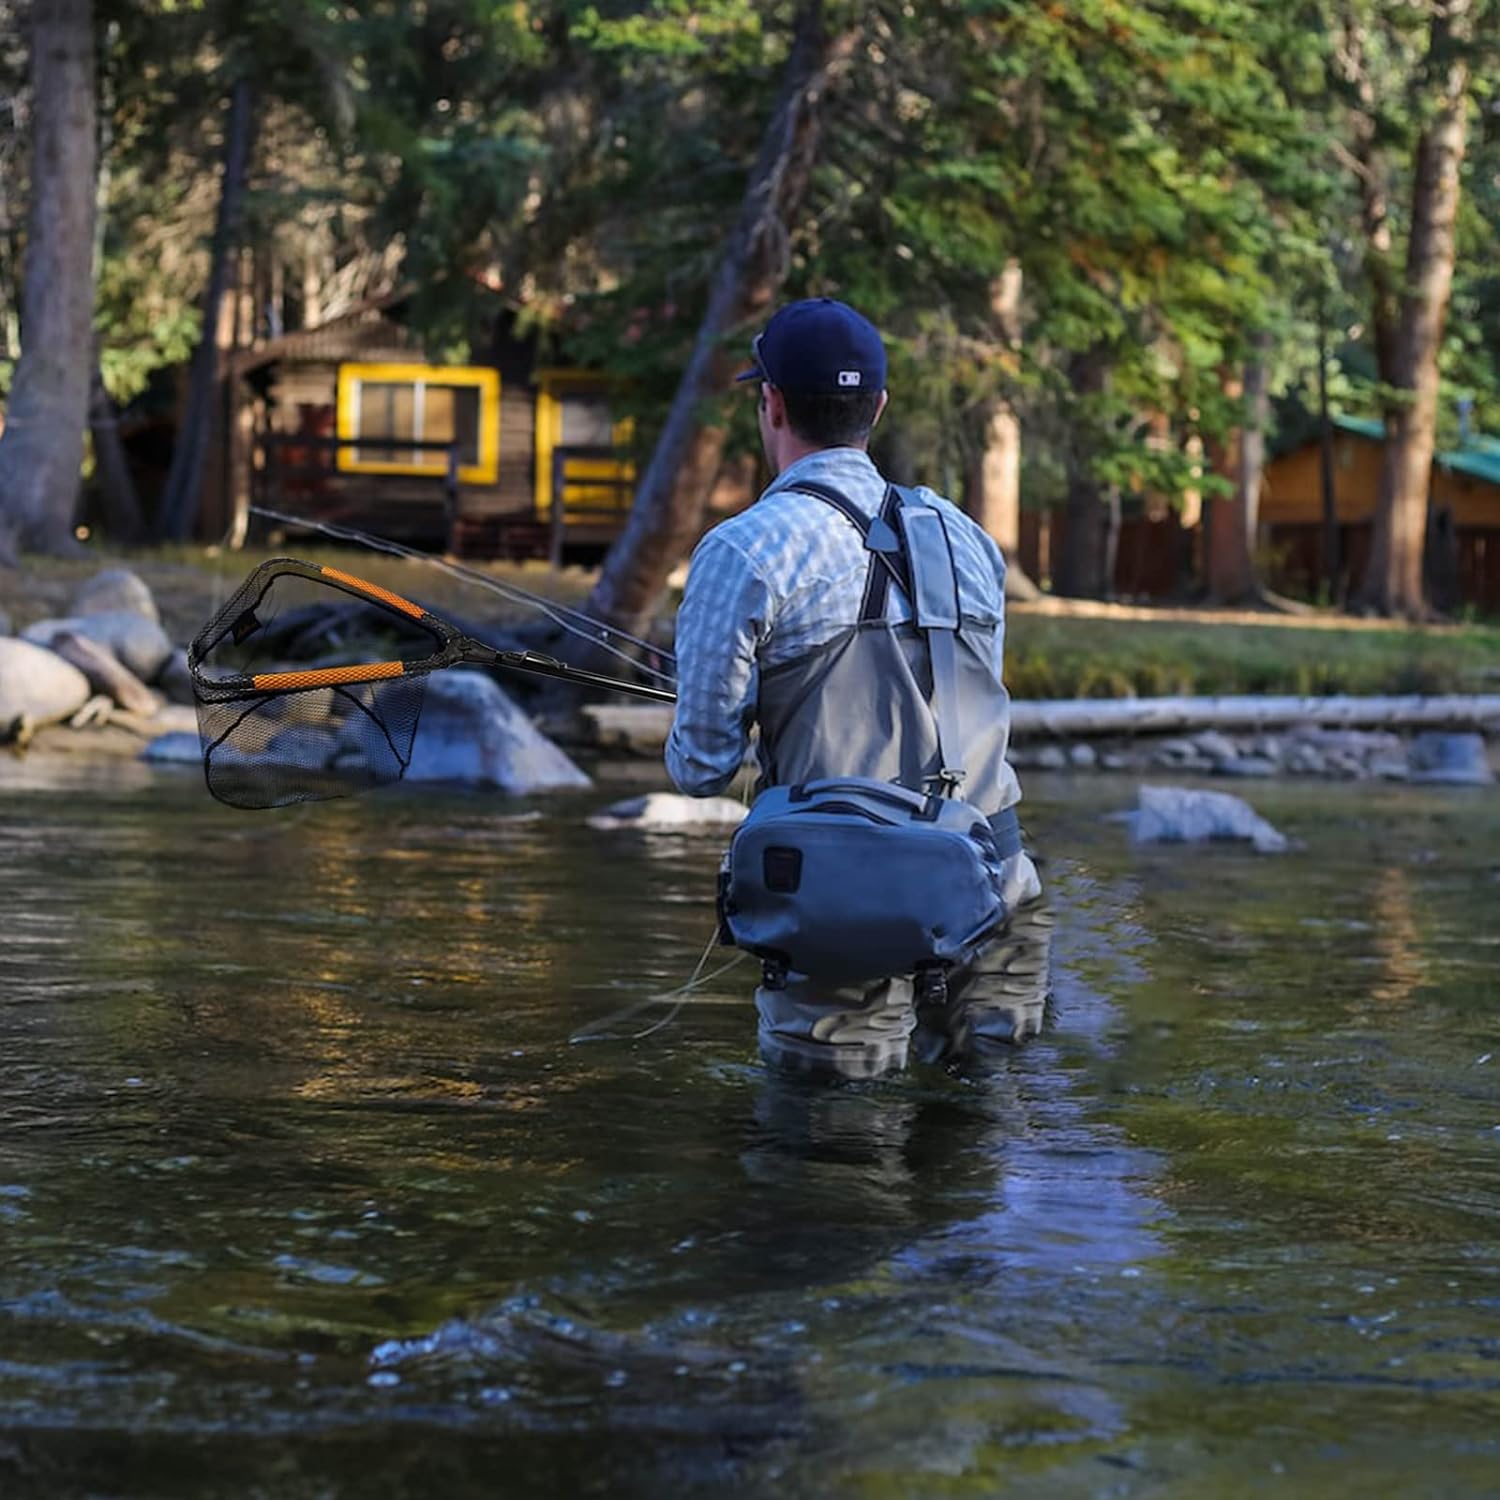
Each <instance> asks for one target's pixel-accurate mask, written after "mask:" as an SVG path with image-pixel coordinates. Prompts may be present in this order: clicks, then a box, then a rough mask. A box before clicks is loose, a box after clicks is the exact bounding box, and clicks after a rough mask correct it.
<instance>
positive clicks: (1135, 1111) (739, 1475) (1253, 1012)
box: [0, 772, 1500, 1496]
mask: <svg viewBox="0 0 1500 1500" xmlns="http://www.w3.org/2000/svg"><path fill="white" fill-rule="evenodd" d="M1029 790H1031V789H1030V788H1029ZM1318 790H1319V796H1320V797H1321V799H1322V801H1321V802H1320V801H1319V800H1317V799H1314V798H1311V797H1303V796H1302V795H1301V794H1300V792H1299V791H1297V790H1296V789H1280V790H1279V791H1278V792H1277V793H1276V796H1277V797H1278V798H1279V799H1280V802H1279V805H1278V806H1277V807H1276V808H1271V809H1267V810H1269V811H1271V812H1272V814H1273V817H1276V818H1278V819H1284V820H1285V821H1286V822H1287V823H1288V824H1289V826H1290V831H1294V832H1296V833H1298V834H1300V835H1301V836H1302V837H1303V838H1304V839H1305V840H1306V841H1307V843H1308V845H1309V852H1307V853H1304V854H1303V855H1299V856H1296V857H1291V858H1288V859H1287V860H1285V861H1282V862H1280V863H1277V862H1274V861H1266V860H1259V859H1256V858H1255V857H1253V856H1249V855H1242V854H1239V853H1237V852H1234V851H1203V852H1202V854H1201V856H1199V855H1195V856H1193V858H1192V859H1191V860H1189V859H1185V858H1183V857H1182V856H1175V857H1173V856H1164V855H1156V854H1142V853H1140V852H1132V851H1130V850H1128V849H1126V848H1125V847H1124V845H1123V843H1122V842H1121V840H1120V835H1119V832H1118V830H1117V829H1115V828H1113V827H1108V826H1105V825H1103V824H1101V823H1100V822H1099V821H1098V814H1099V812H1101V811H1102V810H1103V809H1104V807H1106V806H1108V805H1119V802H1120V801H1121V800H1123V798H1124V795H1125V793H1124V791H1123V790H1122V789H1121V788H1120V787H1111V786H1109V785H1108V784H1107V783H1104V782H1100V783H1091V784H1089V785H1088V790H1081V789H1080V788H1077V787H1067V788H1059V789H1057V791H1056V792H1055V793H1054V794H1053V795H1052V796H1050V797H1049V792H1048V788H1047V787H1046V786H1045V784H1039V785H1038V786H1037V787H1036V788H1035V790H1034V792H1033V807H1034V812H1033V814H1032V822H1033V823H1034V824H1035V825H1036V829H1035V831H1036V832H1037V833H1038V834H1039V835H1040V836H1041V838H1042V840H1043V843H1044V847H1045V848H1047V849H1048V850H1049V851H1050V853H1051V854H1052V861H1051V868H1050V871H1049V875H1050V880H1051V883H1052V885H1053V888H1054V891H1055V892H1056V900H1057V904H1058V912H1059V924H1058V928H1057V937H1056V942H1055V947H1054V975H1055V1003H1054V1013H1053V1016H1052V1018H1051V1021H1050V1022H1049V1025H1048V1028H1047V1030H1046V1031H1045V1033H1044V1035H1043V1036H1042V1037H1041V1038H1039V1039H1038V1040H1036V1041H1034V1042H1032V1043H1030V1044H1028V1045H1027V1046H1026V1047H1024V1048H1021V1049H1018V1050H1015V1051H1013V1052H1008V1053H1005V1054H1003V1055H1001V1056H999V1057H998V1058H996V1059H995V1060H994V1061H993V1062H992V1063H991V1064H990V1065H989V1066H988V1067H979V1066H971V1067H968V1068H966V1069H965V1070H962V1071H959V1072H956V1073H947V1072H943V1071H941V1070H939V1069H936V1068H932V1067H925V1066H919V1067H914V1068H913V1069H911V1070H910V1071H909V1072H907V1073H906V1074H903V1075H901V1076H899V1077H895V1078H889V1079H884V1080H879V1081H873V1082H840V1083H832V1084H830V1083H820V1082H815V1081H808V1080H804V1079H800V1078H797V1077H795V1076H788V1075H785V1074H782V1073H779V1072H775V1071H768V1070H767V1069H766V1068H765V1067H763V1066H762V1065H761V1064H760V1063H759V1062H758V1061H757V1060H756V1059H755V1055H754V1035H753V1033H754V1021H753V1011H752V1009H751V1007H750V1005H749V991H750V987H751V982H752V981H751V977H750V976H749V975H748V973H747V970H746V969H744V968H741V969H739V970H736V971H733V972H732V973H730V974H729V975H727V976H725V977H724V978H723V979H722V980H721V981H719V982H716V983H715V984H714V985H712V986H710V987H709V988H708V989H707V990H706V991H705V992H703V994H701V995H700V996H695V997H694V999H693V1001H692V1002H691V1003H690V1004H689V1005H688V1006H686V1007H685V1008H684V1010H683V1012H682V1014H681V1015H680V1017H679V1018H678V1019H677V1021H676V1022H675V1023H674V1024H673V1025H671V1026H669V1027H667V1028H664V1029H663V1030H661V1031H659V1032H657V1033H656V1034H654V1035H652V1036H650V1037H647V1038H642V1039H631V1038H629V1037H628V1036H615V1039H607V1040H602V1041H596V1042H590V1043H587V1044H584V1045H577V1046H569V1045H568V1044H567V1042H566V1038H567V1037H568V1036H569V1035H570V1034H572V1033H574V1032H576V1031H579V1030H580V1029H582V1030H587V1029H588V1027H589V1025H590V1024H592V1023H597V1022H598V1021H599V1020H600V1019H601V1018H602V1017H605V1016H607V1015H609V1014H611V1013H613V1012H616V1011H618V1010H619V1009H620V1008H621V1007H622V1006H626V1005H628V1004H629V1003H630V1002H631V1001H633V1000H637V999H639V998H640V997H641V996H643V995H646V994H650V993H652V992H655V991H661V990H667V989H670V988H672V987H673V986H674V985H676V984H677V983H679V982H680V981H681V979H682V978H683V977H685V975H686V973H687V971H688V970H689V969H690V968H691V967H692V965H693V962H694V960H695V959H696V958H697V956H698V954H699V952H700V951H701V948H702V944H703V941H704V939H705V937H706V931H707V926H708V924H709V922H710V921H711V916H710V913H709V910H708V901H707V896H708V892H709V890H710V889H711V884H712V873H713V867H714V864H715V861H716V856H717V850H716V847H715V846H714V844H713V842H712V841H711V840H710V841H703V840H693V839H660V840H653V841H645V840H640V839H634V838H631V837H628V836H627V837H624V838H621V837H614V838H610V837H609V836H605V835H599V834H595V833H591V832H590V831H589V830H587V829H586V828H585V827H584V826H583V823H582V814H583V812H584V811H586V810H587V808H588V807H589V806H591V805H592V804H591V802H590V801H589V799H587V798H585V799H582V800H563V801H560V802H558V803H556V804H552V805H551V808H550V809H549V813H548V816H546V817H544V818H536V817H535V816H530V815H529V814H530V813H531V812H533V811H534V810H531V809H526V808H514V807H511V806H508V805H504V804H502V805H499V806H498V807H497V806H496V804H494V803H492V802H487V801H483V800H481V799H468V798H458V797H439V796H426V797H423V798H416V797H408V796H403V795H396V796H392V797H385V798H371V799H367V800H365V801H363V802H357V803H349V804H339V805H334V806H329V807H323V808H317V809H308V810H305V811H302V812H297V813H293V814H291V815H278V816H273V817H251V816H235V815H232V814H226V813H222V812H220V811H219V810H217V809H215V808H213V807H211V806H205V805H204V803H203V801H202V799H201V797H200V796H199V794H198V793H197V790H196V788H194V787H192V786H190V785H188V784H186V783H183V784H181V785H178V784H176V783H173V782H170V781H159V782H156V783H153V784H152V785H151V788H150V794H149V796H147V797H143V796H141V795H140V790H139V789H138V788H136V787H134V786H133V785H131V784H129V783H128V782H127V783H125V784H121V785H120V786H118V787H116V788H113V789H111V788H110V787H109V786H95V787H93V788H92V789H91V790H90V792H89V795H88V796H86V797H85V796H83V795H81V792H82V788H81V787H80V786H79V785H77V784H70V785H66V786H64V787H62V788H61V789H59V787H58V786H57V785H56V784H55V783H53V784H49V783H48V782H47V781H46V779H45V778H44V777H42V776H40V775H39V774H37V773H35V772H27V773H26V775H25V776H24V777H18V776H12V777H11V778H10V779H7V780H6V781H5V782H4V783H3V785H0V795H3V796H4V797H5V799H6V813H7V815H6V817H5V818H4V820H3V822H0V903H3V908H4V910H5V911H6V913H7V924H8V935H7V941H6V943H5V945H4V947H3V949H0V985H3V988H0V1493H4V1494H5V1495H7V1496H9V1495H10V1494H12V1493H18V1494H26V1493H39V1494H67V1493H73V1492H78V1493H103V1494H115V1493H119V1494H126V1493H150V1494H162V1495H177V1494H182V1495H188V1494H191V1495H215V1494H224V1495H230V1494H233V1495H244V1494H265V1495H276V1496H283V1495H291V1496H298V1495H303V1494H307V1495H322V1494H329V1493H343V1492H345V1491H351V1490H354V1489H358V1491H359V1492H360V1493H361V1494H369V1495H385V1494H390V1495H398V1494H412V1493H454V1494H461V1493H475V1494H481V1493H482V1494H490V1493H503V1494H507V1495H517V1496H525V1495H552V1494H560V1493H582V1494H592V1493H609V1494H647V1493H651V1494H689V1493H705V1492H708V1491H710V1490H720V1491H722V1490H724V1489H726V1488H727V1489H731V1490H733V1492H735V1493H742V1494H762V1493H764V1494H771V1493H775V1494H777V1495H778V1496H787V1495H802V1494H806V1495H821V1494H834V1495H861V1496H863V1495H878V1494H902V1495H905V1494H924V1495H925V1494H935V1495H938V1494H962V1493H979V1494H995V1493H1002V1492H1007V1491H1011V1490H1013V1491H1014V1492H1017V1493H1026V1494H1033V1493H1048V1494H1058V1495H1071V1494H1098V1493H1110V1494H1125V1495H1136V1494H1140V1495H1148V1494H1150V1495H1157V1494H1175V1493H1178V1492H1179V1491H1180V1492H1181V1493H1185V1494H1186V1493H1195V1494H1201V1493H1204V1492H1212V1493H1226V1494H1228V1493H1242V1492H1243V1493H1250V1492H1251V1491H1252V1490H1254V1489H1255V1488H1256V1486H1258V1485H1260V1484H1263V1483H1264V1484H1276V1485H1278V1486H1280V1487H1281V1489H1282V1490H1283V1491H1284V1490H1285V1487H1286V1485H1288V1484H1290V1485H1291V1486H1292V1487H1293V1489H1294V1490H1295V1491H1296V1492H1300V1493H1308V1494H1325V1493H1340V1492H1347V1493H1351V1494H1354V1493H1370V1492H1371V1487H1372V1485H1375V1487H1377V1488H1378V1484H1377V1480H1378V1481H1379V1483H1384V1482H1385V1481H1386V1480H1388V1479H1390V1478H1391V1477H1392V1476H1395V1477H1396V1478H1397V1480H1398V1482H1399V1480H1400V1477H1401V1476H1402V1475H1405V1476H1407V1477H1408V1478H1409V1479H1411V1480H1413V1481H1415V1479H1416V1476H1418V1475H1420V1473H1421V1472H1422V1471H1423V1466H1424V1465H1425V1464H1428V1463H1430V1462H1432V1461H1434V1460H1436V1459H1438V1458H1441V1460H1442V1462H1443V1463H1444V1464H1445V1472H1446V1473H1447V1474H1448V1475H1449V1476H1450V1478H1451V1486H1450V1487H1451V1491H1452V1492H1454V1493H1476V1494H1478V1493H1484V1492H1485V1490H1486V1487H1487V1486H1488V1484H1489V1480H1490V1479H1492V1478H1494V1477H1495V1476H1496V1475H1497V1474H1500V1470H1497V1469H1496V1467H1495V1464H1496V1449H1495V1439H1494V1437H1493V1432H1494V1431H1495V1430H1496V1428H1495V1424H1494V1418H1495V1417H1496V1416H1497V1415H1500V1395H1497V1390H1500V1380H1497V1379H1496V1377H1495V1376H1494V1374H1493V1371H1494V1368H1495V1366H1494V1361H1495V1360H1496V1359H1497V1358H1500V1342H1497V1340H1496V1338H1495V1313H1496V1310H1497V1308H1500V1296H1497V1291H1500V1287H1497V1278H1496V1272H1495V1264H1494V1259H1493V1256H1492V1255H1491V1254H1490V1252H1489V1249H1488V1246H1489V1245H1490V1244H1492V1241H1493V1230H1494V1225H1495V1220H1496V1217H1497V1212H1500V1177H1497V1173H1496V1170H1495V1169H1496V1164H1497V1151H1496V1148H1497V1146H1500V1132H1497V1131H1496V1130H1494V1129H1492V1127H1497V1126H1500V1110H1497V1108H1496V1096H1495V1093H1494V1091H1493V1089H1492V1088H1491V1087H1490V1074H1489V1073H1488V1072H1487V1071H1485V1069H1486V1067H1487V1063H1476V1061H1475V1060H1476V1058H1481V1057H1483V1055H1484V1046H1483V1045H1481V1041H1480V1038H1481V1035H1488V1034H1489V1031H1490V1030H1492V1009H1487V1008H1486V997H1487V995H1488V993H1489V988H1488V987H1489V984H1490V981H1491V976H1492V972H1493V956H1494V953H1493V948H1492V947H1491V946H1490V944H1491V942H1492V940H1491V938H1490V937H1489V935H1488V930H1487V927H1486V924H1484V923H1483V921H1482V920H1481V913H1482V912H1483V911H1486V910H1489V909H1490V908H1491V906H1492V904H1493V892H1500V881H1494V880H1492V875H1493V874H1494V873H1495V872H1494V871H1492V870H1491V868H1490V866H1489V865H1487V864H1486V863H1485V861H1486V860H1488V859H1490V858H1491V857H1492V856H1491V855H1490V854H1488V853H1487V852H1486V850H1489V849H1493V848H1494V843H1493V834H1494V833H1495V831H1496V830H1497V829H1500V816H1497V814H1496V812H1495V810H1494V808H1493V807H1491V806H1488V805H1480V804H1475V803H1472V802H1471V803H1470V804H1468V805H1466V807H1464V808H1456V807H1455V804H1453V803H1452V802H1451V801H1450V802H1444V801H1443V800H1442V799H1441V797H1437V796H1432V795H1429V796H1426V797H1411V798H1406V799H1404V800H1403V799H1401V798H1395V797H1390V796H1389V794H1388V795H1387V798H1386V800H1385V802H1384V804H1383V807H1382V808H1381V809H1380V810H1379V811H1378V812H1377V811H1376V810H1372V809H1369V808H1368V807H1365V806H1363V805H1357V804H1354V803H1353V802H1352V800H1351V801H1348V802H1345V803H1344V804H1343V806H1342V807H1341V808H1334V809H1332V810H1330V808H1329V807H1328V806H1327V799H1328V796H1329V793H1328V791H1327V789H1318ZM1366 795H1368V794H1366ZM1091 798H1092V799H1093V800H1090V799H1091ZM1110 798H1113V799H1115V800H1114V802H1113V803H1112V804H1111V802H1110V801H1109V800H1108V799H1110ZM1485 819H1488V822H1487V823H1486V822H1485ZM1486 838H1489V839H1490V840H1491V842H1490V843H1488V844H1486V842H1485V840H1486ZM1375 850H1378V851H1379V852H1380V858H1379V859H1374V860H1372V859H1371V857H1370V856H1371V853H1372V851H1375ZM1434 850H1435V851H1436V852H1435V853H1434V852H1433V851H1434ZM1486 881H1490V882H1491V886H1490V888H1486V886H1485V882H1486ZM646 1019H650V1014H649V1013H648V1015H647V1017H646ZM612 1035H613V1034H612ZM1419 1411H1420V1413H1421V1418H1422V1426H1421V1429H1420V1432H1419V1433H1418V1431H1417V1429H1416V1428H1415V1427H1413V1428H1412V1431H1411V1433H1410V1434H1408V1433H1407V1431H1406V1429H1407V1427H1408V1425H1409V1424H1411V1423H1413V1422H1414V1421H1415V1415H1414V1414H1415V1413H1417V1412H1419ZM1330 1474H1332V1475H1334V1476H1335V1480H1330V1477H1329V1476H1330ZM1356 1481H1358V1482H1356ZM1340 1486H1344V1488H1343V1489H1341V1488H1340ZM1398 1487H1399V1484H1398Z"/></svg>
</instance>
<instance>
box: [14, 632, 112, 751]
mask: <svg viewBox="0 0 1500 1500" xmlns="http://www.w3.org/2000/svg"><path fill="white" fill-rule="evenodd" d="M89 694H90V688H89V680H88V678H87V677H85V676H84V675H83V673H82V672H80V671H79V670H78V668H77V667H75V666H73V665H72V663H70V662H65V661H64V660H63V659H62V657H60V656H58V655H57V654H56V653H55V652H52V651H48V650H46V649H45V648H44V647H42V646H39V645H36V644H34V643H32V642H30V641H22V640H15V639H13V638H10V637H6V638H4V639H0V738H3V737H4V736H5V734H6V732H7V731H8V730H9V729H10V728H11V726H12V725H13V724H14V723H15V722H16V720H18V719H26V720H28V721H29V722H30V723H31V724H33V725H40V724H52V723H55V722H57V721H58V720H60V719H66V718H69V717H70V716H71V715H73V714H75V713H77V712H78V710H79V709H80V708H82V707H83V705H84V704H85V703H87V702H88V701H89Z"/></svg>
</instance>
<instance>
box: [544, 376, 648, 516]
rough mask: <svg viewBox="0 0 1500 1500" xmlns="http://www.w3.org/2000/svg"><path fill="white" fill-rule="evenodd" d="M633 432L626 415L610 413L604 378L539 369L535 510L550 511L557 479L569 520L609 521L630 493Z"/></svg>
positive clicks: (628, 500) (632, 488)
mask: <svg viewBox="0 0 1500 1500" xmlns="http://www.w3.org/2000/svg"><path fill="white" fill-rule="evenodd" d="M632 435H633V434H632V424H631V422H630V420H629V418H623V419H621V418H618V417H616V415H615V412H614V405H613V402H612V401H611V398H610V386H609V381H608V380H607V379H606V378H605V377H603V376H600V375H597V374H593V373H590V372H588V371H585V370H542V371H539V372H538V374H537V398H536V509H537V514H538V515H541V516H550V515H551V514H552V496H553V491H554V489H555V488H556V487H557V486H558V485H559V484H560V485H561V486H562V492H563V507H564V511H563V513H564V516H565V517H566V519H568V520H570V521H573V520H578V521H585V522H587V521H590V520H600V521H608V520H610V519H613V518H614V517H616V516H619V515H622V514H624V512H626V511H628V510H629V509H630V503H631V500H632V499H633V498H634V493H635V465H634V463H632V462H631V460H630V457H629V449H630V440H631V437H632Z"/></svg>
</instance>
